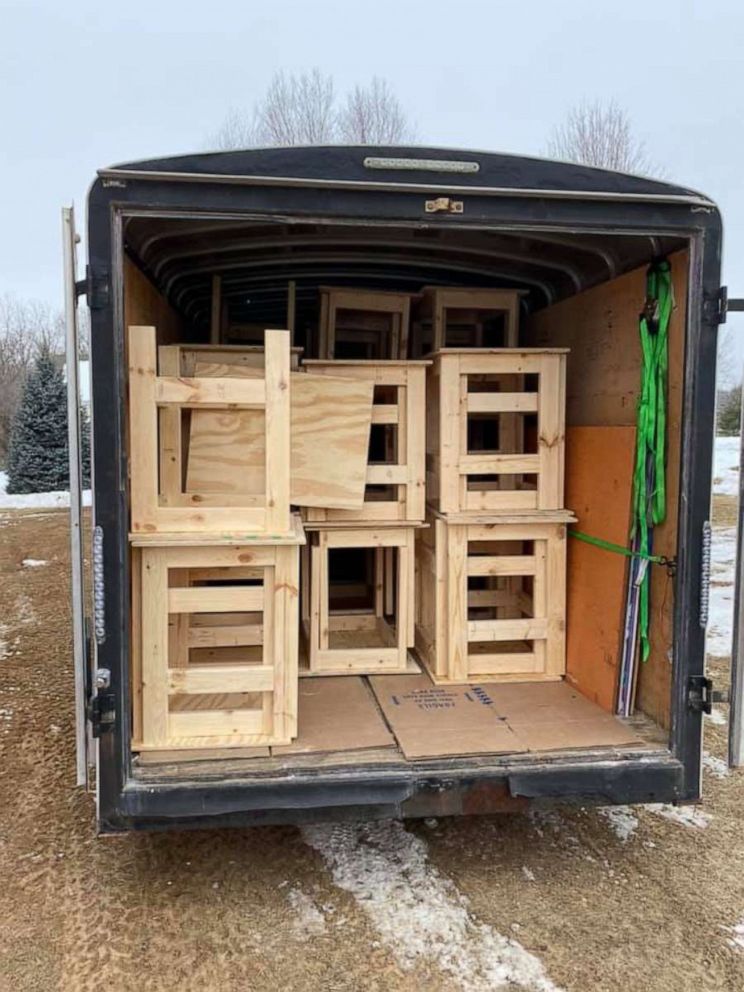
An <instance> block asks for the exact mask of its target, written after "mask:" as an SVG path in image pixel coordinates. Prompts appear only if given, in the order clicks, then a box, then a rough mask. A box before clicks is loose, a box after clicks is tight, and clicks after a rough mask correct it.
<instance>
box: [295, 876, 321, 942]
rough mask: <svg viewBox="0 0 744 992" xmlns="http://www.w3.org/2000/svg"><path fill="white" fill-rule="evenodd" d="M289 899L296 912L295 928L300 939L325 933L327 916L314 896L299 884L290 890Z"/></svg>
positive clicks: (307, 938)
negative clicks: (313, 898) (314, 900)
mask: <svg viewBox="0 0 744 992" xmlns="http://www.w3.org/2000/svg"><path fill="white" fill-rule="evenodd" d="M287 901H288V902H289V905H290V906H291V907H292V909H293V910H294V912H295V913H296V919H295V921H294V924H293V929H294V933H295V936H296V937H297V938H298V940H302V941H305V940H309V939H310V938H311V937H319V936H320V935H321V934H322V933H325V930H326V921H325V916H324V915H323V913H322V911H321V909H319V908H318V906H317V905H316V904H315V902H313V900H312V898H311V897H310V896H309V895H308V894H307V893H306V892H303V891H302V889H301V888H300V887H299V886H296V887H295V888H293V889H290V890H289V892H288V893H287Z"/></svg>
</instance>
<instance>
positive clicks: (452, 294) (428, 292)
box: [413, 286, 525, 356]
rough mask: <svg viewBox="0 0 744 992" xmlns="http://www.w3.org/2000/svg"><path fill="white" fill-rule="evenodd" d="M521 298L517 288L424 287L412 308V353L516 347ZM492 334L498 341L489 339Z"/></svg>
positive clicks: (417, 354)
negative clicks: (451, 349)
mask: <svg viewBox="0 0 744 992" xmlns="http://www.w3.org/2000/svg"><path fill="white" fill-rule="evenodd" d="M524 295H525V294H524V290H519V289H473V288H469V287H465V286H462V287H445V286H425V287H424V289H423V290H422V291H421V299H420V301H419V302H418V304H417V305H416V307H415V322H414V340H413V354H414V355H416V356H419V355H423V354H427V353H429V352H435V351H440V350H441V349H442V348H447V347H458V348H483V347H484V346H494V345H495V346H498V347H503V348H516V347H517V345H518V344H519V301H520V298H521V297H522V296H524ZM493 324H499V325H500V326H499V327H498V328H493V327H492V325H493ZM494 334H495V335H497V336H498V337H499V338H500V340H498V341H493V340H490V339H491V338H492V337H493V336H494Z"/></svg>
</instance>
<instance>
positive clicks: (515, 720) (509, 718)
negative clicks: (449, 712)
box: [488, 682, 642, 751]
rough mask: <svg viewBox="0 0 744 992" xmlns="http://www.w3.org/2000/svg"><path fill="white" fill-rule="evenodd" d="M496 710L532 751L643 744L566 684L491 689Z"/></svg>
mask: <svg viewBox="0 0 744 992" xmlns="http://www.w3.org/2000/svg"><path fill="white" fill-rule="evenodd" d="M488 692H489V695H490V697H491V699H492V700H493V706H494V709H495V710H496V712H497V713H498V715H499V716H501V717H503V718H504V719H505V720H506V722H507V723H508V725H509V727H511V729H512V730H513V731H514V733H515V734H516V736H517V738H518V739H519V740H520V741H521V743H522V744H523V745H524V746H525V747H526V748H527V749H528V750H530V751H559V750H561V749H562V748H590V747H613V746H615V747H619V746H622V745H628V744H641V743H642V741H641V739H640V738H639V737H638V735H637V734H635V733H634V732H633V731H632V730H630V729H629V728H628V727H627V726H626V725H625V724H623V723H621V722H620V721H619V720H618V719H616V718H615V717H614V716H611V715H610V714H609V713H605V712H604V711H603V710H602V709H600V707H599V706H597V705H596V704H595V703H592V702H591V701H590V700H589V699H587V698H586V697H585V696H582V695H581V693H580V692H578V691H577V690H576V689H574V688H573V687H572V686H570V685H568V684H567V683H566V682H543V683H540V682H537V683H535V682H532V683H522V684H519V683H511V684H509V685H500V686H494V685H489V686H488Z"/></svg>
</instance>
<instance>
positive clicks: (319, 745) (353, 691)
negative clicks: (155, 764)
mask: <svg viewBox="0 0 744 992" xmlns="http://www.w3.org/2000/svg"><path fill="white" fill-rule="evenodd" d="M399 677H400V676H398V678H399ZM297 725H298V729H299V735H298V737H297V739H296V740H294V741H292V743H291V744H282V745H281V746H278V747H273V748H272V749H271V751H272V754H275V755H277V756H281V755H284V754H309V753H314V752H322V751H360V750H365V749H368V748H378V747H393V746H394V745H395V740H394V738H393V735H392V734H391V733H390V731H389V730H388V728H387V727H386V726H385V721H384V720H383V719H382V716H381V715H380V712H379V710H378V709H377V706H376V704H375V701H374V699H373V698H372V693H371V692H370V691H369V688H368V687H367V686H366V685H365V684H364V680H363V679H362V678H360V677H359V676H358V675H357V676H350V675H333V676H331V677H329V678H322V679H321V678H317V679H300V695H299V710H298V720H297Z"/></svg>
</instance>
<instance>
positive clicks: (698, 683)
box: [687, 675, 731, 713]
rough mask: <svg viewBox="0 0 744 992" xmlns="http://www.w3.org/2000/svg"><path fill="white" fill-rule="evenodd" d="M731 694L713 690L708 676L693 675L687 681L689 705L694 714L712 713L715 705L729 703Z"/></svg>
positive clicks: (711, 681) (711, 680)
mask: <svg viewBox="0 0 744 992" xmlns="http://www.w3.org/2000/svg"><path fill="white" fill-rule="evenodd" d="M730 701H731V698H730V694H729V693H728V692H727V691H726V690H723V691H719V690H717V689H714V688H713V679H710V678H708V676H707V675H691V676H690V678H689V679H688V680H687V705H688V707H689V708H690V709H691V710H692V712H693V713H710V712H711V711H712V709H713V703H728V702H730Z"/></svg>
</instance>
